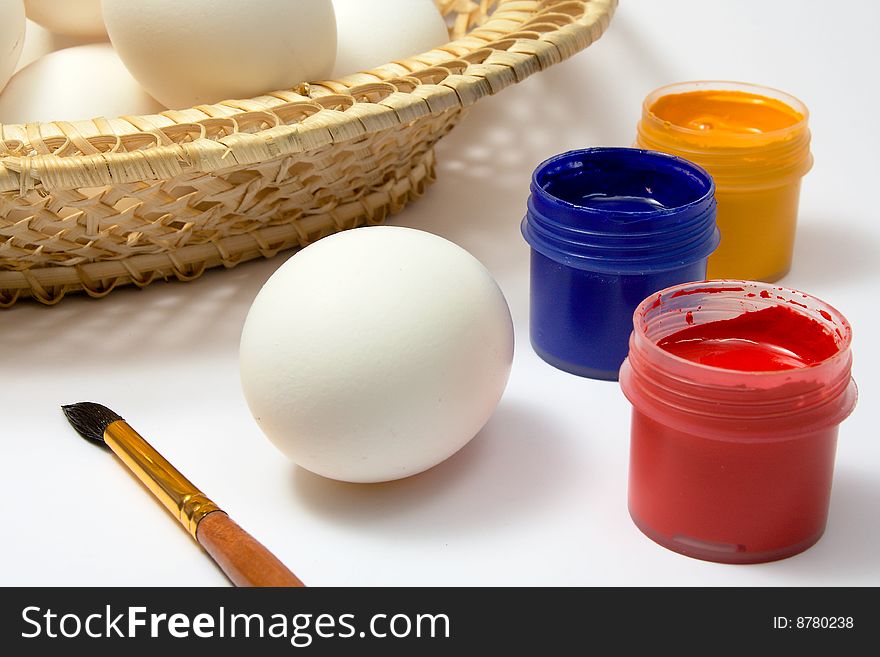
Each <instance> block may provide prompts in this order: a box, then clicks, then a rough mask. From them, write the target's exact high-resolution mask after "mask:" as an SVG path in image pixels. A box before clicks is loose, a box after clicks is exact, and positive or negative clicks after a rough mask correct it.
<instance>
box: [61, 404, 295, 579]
mask: <svg viewBox="0 0 880 657" xmlns="http://www.w3.org/2000/svg"><path fill="white" fill-rule="evenodd" d="M61 410H63V411H64V414H65V415H66V416H67V420H68V421H69V422H70V424H72V425H73V428H74V429H76V430H77V432H78V433H79V435H81V436H82V437H83V438H86V439H87V440H91V441H93V442H96V443H98V444H100V445H104V446H106V447H109V448H110V449H111V450H112V451H113V452H114V453H115V454H116V456H118V457H119V458H120V459H121V460H122V462H123V463H125V465H127V466H128V468H129V469H130V470H131V471H132V472H133V473H134V474H135V476H137V478H138V479H140V480H141V482H143V484H144V485H145V486H146V487H147V488H148V489H150V492H152V493H153V495H155V496H156V497H157V498H158V499H159V501H160V502H162V504H163V505H164V506H165V508H166V509H168V510H169V511H170V512H171V513H172V515H174V516H176V517H177V519H178V520H180V522H181V524H183V526H184V527H186V528H187V530H188V531H189V533H190V534H192V536H193V538H195V539H196V540H197V541H198V542H199V544H200V545H201V546H202V547H203V548H205V551H206V552H207V553H208V554H209V555H211V558H212V559H213V560H214V561H215V562H216V563H217V565H218V566H220V568H221V570H223V572H224V573H226V576H227V577H228V578H229V579H230V580H231V581H232V583H233V584H235V585H236V586H303V583H302V582H301V581H300V580H299V578H297V576H296V575H294V574H293V573H292V572H290V571H289V570H288V569H287V566H285V565H284V564H283V563H281V561H279V560H278V559H277V558H276V557H275V556H274V555H273V554H272V553H271V552H269V550H267V549H266V548H265V547H264V546H263V545H262V544H261V543H260V542H258V541H257V540H256V539H255V538H254V537H253V536H251V535H250V534H248V533H247V532H246V531H244V530H243V529H242V528H241V527H239V526H238V525H237V524H236V523H235V522H234V521H233V520H232V519H231V518H230V517H229V516H228V515H226V513H225V512H224V511H222V510H221V509H220V507H218V506H217V505H216V504H214V503H213V502H212V501H211V500H210V499H208V497H207V496H206V495H205V494H204V493H202V492H201V491H200V490H199V489H198V488H196V487H195V486H194V485H193V484H191V483H190V482H189V480H188V479H187V478H186V477H184V476H183V475H182V474H181V473H180V472H178V471H177V469H176V468H175V467H174V466H173V465H171V464H170V463H169V462H168V461H167V460H165V458H164V457H163V456H162V455H161V454H159V452H157V451H156V450H155V449H153V447H152V446H151V445H150V444H149V443H148V442H147V441H146V440H144V438H143V437H141V436H140V435H139V434H138V432H137V431H135V430H134V429H132V428H131V426H130V425H129V424H128V422H126V421H125V420H123V419H122V418H121V417H120V416H118V415H117V414H116V413H114V412H113V411H111V410H110V409H109V408H107V407H106V406H101V404H95V403H93V402H80V403H78V404H71V405H69V406H62V407H61Z"/></svg>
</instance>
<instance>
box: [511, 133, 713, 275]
mask: <svg viewBox="0 0 880 657" xmlns="http://www.w3.org/2000/svg"><path fill="white" fill-rule="evenodd" d="M548 188H549V189H548ZM584 191H586V192H588V194H584V195H583V196H582V197H581V198H592V197H594V196H596V195H599V196H607V197H613V198H621V199H635V201H637V202H636V203H635V204H634V207H628V206H627V202H626V201H624V202H623V205H622V207H621V206H620V205H618V206H616V207H602V206H600V207H595V206H591V205H588V204H584V205H581V204H578V203H577V202H576V201H577V200H578V194H581V193H582V192H584ZM531 192H532V193H531V195H530V196H529V201H528V210H527V213H526V216H525V219H524V220H523V224H522V232H523V236H524V237H525V239H526V241H527V242H528V243H529V245H530V246H531V247H532V248H533V249H535V250H536V251H538V252H539V253H541V254H543V255H544V256H546V257H548V258H550V259H552V260H555V261H557V262H560V263H561V264H565V265H568V266H571V267H576V268H578V269H588V270H593V271H598V272H609V273H611V272H613V273H640V272H649V271H662V270H666V269H672V268H677V267H681V266H683V265H686V264H690V263H691V262H694V261H696V260H699V259H702V258H705V257H708V255H709V254H711V253H712V251H714V250H715V249H716V248H717V246H718V242H719V239H720V238H719V234H718V230H717V228H716V227H715V209H716V204H715V196H714V192H715V185H714V182H713V180H712V177H711V176H710V175H709V174H708V173H707V172H706V171H705V170H704V169H702V168H701V167H699V166H697V165H696V164H694V163H692V162H689V161H687V160H685V159H683V158H680V157H676V156H674V155H667V154H665V153H659V152H655V151H646V150H641V149H636V148H605V147H603V148H587V149H581V150H575V151H569V152H567V153H562V154H560V155H556V156H554V157H551V158H549V159H548V160H545V161H544V162H542V163H541V164H540V165H539V166H538V167H537V168H536V169H535V171H534V173H533V174H532V184H531ZM557 192H561V193H557ZM618 195H619V196H618ZM566 196H568V197H569V198H565V197H566ZM642 198H645V199H649V200H650V203H652V204H654V205H648V204H647V203H644V202H641V199H642ZM657 199H660V200H659V201H658V200H657ZM661 201H662V202H661Z"/></svg>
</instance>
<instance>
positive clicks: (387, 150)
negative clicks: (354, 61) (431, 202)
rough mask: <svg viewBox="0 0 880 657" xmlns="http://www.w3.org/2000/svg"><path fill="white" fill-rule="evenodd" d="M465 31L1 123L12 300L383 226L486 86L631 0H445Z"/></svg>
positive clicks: (178, 275)
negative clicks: (246, 79)
mask: <svg viewBox="0 0 880 657" xmlns="http://www.w3.org/2000/svg"><path fill="white" fill-rule="evenodd" d="M436 1H437V3H438V5H439V6H440V8H441V10H442V11H443V13H444V15H445V16H447V17H448V18H449V24H450V25H452V26H453V27H452V28H451V30H450V36H451V38H452V39H453V40H452V41H451V42H449V43H448V44H446V45H445V46H442V47H440V48H437V49H436V50H432V51H430V52H427V53H424V54H422V55H419V56H417V57H413V58H411V59H407V60H404V61H399V62H394V63H391V64H387V65H385V66H382V67H380V68H377V69H374V70H371V71H369V72H368V73H360V74H357V75H352V76H349V77H347V78H344V79H341V80H333V81H323V82H317V83H312V84H310V85H301V86H300V87H299V88H297V89H296V90H286V91H277V92H274V93H271V94H268V95H266V96H260V97H258V98H252V99H249V100H231V101H225V102H222V103H219V104H217V105H203V106H199V107H195V108H192V109H185V110H169V111H166V112H163V113H162V114H159V115H153V116H125V117H121V118H115V119H106V118H98V119H93V120H89V121H80V122H76V123H68V122H60V121H59V122H56V123H43V124H36V123H34V124H27V125H2V126H0V306H2V307H8V306H11V305H13V304H14V303H15V302H16V301H17V300H18V299H21V298H26V297H31V298H34V299H36V300H38V301H40V302H42V303H45V304H54V303H56V302H58V301H59V300H61V299H62V298H63V297H64V295H65V294H66V293H67V292H74V291H85V292H86V293H88V294H89V295H91V296H93V297H100V296H104V295H105V294H108V293H109V292H110V291H111V290H113V289H114V288H115V287H117V286H118V285H126V284H129V283H133V284H134V285H137V286H141V287H142V286H145V285H147V284H149V283H150V282H151V281H153V280H156V279H157V278H158V279H169V278H175V279H179V280H190V279H193V278H196V277H198V276H199V275H200V274H202V272H204V271H205V269H206V268H208V267H216V266H218V265H223V266H225V267H232V266H234V265H236V264H238V263H239V262H243V261H245V260H250V259H253V258H256V257H258V256H264V257H270V256H273V255H275V254H276V253H278V252H279V251H282V250H285V249H291V248H296V247H302V246H305V245H307V244H309V243H311V242H313V241H315V240H317V239H320V238H321V237H324V236H326V235H329V234H331V233H334V232H337V231H340V230H345V229H348V228H354V227H356V226H360V225H364V224H379V223H382V222H383V221H384V220H385V219H386V217H387V216H388V215H389V213H393V212H397V211H399V210H401V209H402V208H403V207H404V206H405V205H406V203H407V202H408V201H409V200H411V199H413V198H416V197H418V196H419V195H421V194H422V192H423V191H424V189H425V187H426V186H427V185H428V184H429V183H430V182H431V181H432V180H433V177H434V152H433V147H434V144H435V143H436V142H437V140H439V139H440V138H441V137H442V136H443V135H444V134H446V133H447V132H449V130H450V129H451V128H452V127H453V126H454V125H455V123H456V122H457V121H458V119H459V118H460V117H461V115H462V111H463V110H464V109H465V108H467V107H468V106H470V105H472V104H473V103H475V102H476V101H477V100H479V99H480V98H482V97H483V96H487V95H489V94H493V93H496V92H498V91H500V90H501V89H503V88H505V87H507V86H509V85H511V84H514V83H516V82H519V81H521V80H523V79H524V78H526V77H528V76H529V75H531V74H532V73H535V72H537V71H540V70H542V69H544V68H547V67H548V66H551V65H552V64H555V63H557V62H560V61H562V60H564V59H566V58H568V57H570V56H572V55H574V54H575V53H577V52H578V51H580V50H582V49H584V48H586V47H587V46H588V45H590V44H591V43H592V42H593V41H595V40H596V39H598V38H599V36H601V34H602V32H603V31H604V30H605V28H606V27H607V26H608V22H609V20H610V18H611V15H612V13H613V11H614V8H615V6H616V4H617V0H436Z"/></svg>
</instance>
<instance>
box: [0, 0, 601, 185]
mask: <svg viewBox="0 0 880 657" xmlns="http://www.w3.org/2000/svg"><path fill="white" fill-rule="evenodd" d="M617 2H618V0H498V4H497V6H496V8H495V10H494V11H493V13H492V14H491V15H490V17H489V18H488V20H487V21H486V22H485V23H483V24H482V25H480V26H478V27H476V28H474V29H472V30H470V31H468V32H466V33H465V34H464V36H462V37H460V38H457V39H454V40H452V41H450V42H448V43H446V44H444V45H443V46H440V47H438V48H435V49H433V50H430V51H427V52H425V53H421V54H419V55H416V56H413V57H411V58H408V59H406V60H399V61H397V62H391V63H388V64H385V65H383V66H380V67H378V68H376V69H372V70H370V71H365V72H361V73H355V74H353V75H349V76H346V77H344V78H340V79H337V80H324V81H319V82H315V83H311V84H305V85H300V87H298V88H297V90H280V91H275V92H270V93H268V94H266V95H262V96H257V97H255V98H250V99H237V100H236V99H233V100H225V101H221V102H219V103H215V104H212V105H200V106H197V107H194V108H187V109H182V110H166V111H165V112H161V113H159V114H152V115H140V116H123V117H119V118H116V119H107V118H103V117H99V118H95V119H89V120H84V121H76V122H64V121H58V122H48V123H29V124H0V148H2V150H0V153H2V152H4V151H5V152H6V153H7V154H5V155H0V192H10V191H18V192H19V193H20V194H24V193H26V192H27V191H28V190H31V189H34V188H36V187H41V188H43V189H44V190H45V191H47V192H50V191H55V190H64V189H77V188H83V187H100V186H103V185H113V184H122V183H132V182H139V181H156V180H162V179H169V178H174V177H177V176H180V175H192V174H195V175H197V174H201V173H210V172H214V171H219V170H223V169H227V168H232V167H236V166H241V165H247V164H253V163H256V162H260V161H264V160H267V159H276V158H279V157H284V156H287V155H294V154H297V153H302V152H308V151H313V150H317V149H320V148H323V147H326V146H330V145H332V144H333V143H336V142H341V141H349V140H352V139H358V138H362V137H364V136H367V135H369V134H371V133H373V132H378V131H380V130H385V129H389V128H394V127H396V126H402V125H406V124H408V123H410V122H411V121H413V120H415V119H418V118H420V117H422V116H427V115H430V114H437V113H441V112H444V111H448V110H450V109H460V108H462V107H466V106H469V105H471V104H473V103H474V102H476V101H477V100H479V99H480V98H482V97H485V96H487V95H490V94H494V93H497V92H498V91H500V90H501V89H503V88H504V87H506V86H509V85H510V84H514V83H516V82H520V81H522V80H523V79H525V78H526V77H528V76H530V75H531V74H533V73H535V72H537V71H539V70H542V69H544V68H546V67H547V66H549V65H551V64H554V63H556V62H558V61H561V60H562V59H566V58H567V57H569V56H571V55H573V54H575V53H576V52H579V51H580V50H582V49H584V48H585V47H586V46H588V45H590V44H591V43H592V42H593V41H595V40H596V39H598V38H599V37H600V36H601V35H602V34H603V33H604V31H605V29H606V28H607V26H608V24H609V22H610V19H611V16H612V15H613V13H614V10H615V8H616V6H617ZM450 6H452V5H450ZM525 37H528V38H525ZM493 58H494V61H493ZM501 61H503V63H501ZM432 74H436V76H438V77H439V76H442V77H441V79H439V80H437V81H436V82H432V81H431V76H432ZM395 82H396V83H397V84H394V83H395ZM401 87H404V88H405V87H411V89H410V90H409V91H401ZM298 91H299V92H305V93H297V92H298ZM432 105H433V107H432ZM279 112H280V113H281V114H282V115H283V114H284V113H289V114H292V115H297V114H298V115H299V117H297V118H296V120H294V121H290V122H287V121H285V120H284V119H283V116H279V114H278V113H279ZM197 114H201V118H196V115H197ZM260 121H262V122H263V124H265V125H267V127H265V128H262V127H258V129H256V130H253V131H247V130H245V131H240V130H239V124H240V123H245V122H257V123H258V124H259V122H260ZM223 126H225V127H223ZM226 127H231V128H233V130H232V132H230V133H228V134H222V133H224V131H225V128H226ZM209 128H215V129H218V130H219V132H218V134H221V136H219V137H213V136H207V132H208V129H209ZM166 130H170V131H172V132H173V131H178V132H181V133H183V134H182V138H183V139H184V141H181V142H177V141H174V140H173V139H171V137H169V136H168V134H167V133H166V132H165V131H166ZM187 131H188V132H189V133H198V137H197V138H195V139H191V140H189V141H186V139H188V138H189V137H190V134H186V133H187ZM92 139H94V140H95V141H96V142H98V144H97V145H96V144H95V143H93V142H92V141H91V140H92ZM126 139H128V140H133V139H142V140H144V141H145V142H150V141H152V142H153V143H152V144H146V145H145V146H141V147H137V148H135V149H133V150H118V148H119V147H120V145H121V144H122V142H123V141H124V140H126ZM16 142H17V143H18V144H19V146H18V149H21V148H23V147H28V148H31V149H34V150H36V151H37V152H36V154H27V155H12V154H8V153H9V151H10V149H9V148H8V147H7V144H9V143H16ZM47 142H49V143H48V144H47ZM49 144H58V145H57V146H55V147H54V148H50V146H49ZM101 147H103V148H104V149H105V150H101ZM65 149H70V150H77V151H79V152H73V153H70V154H59V151H63V150H65Z"/></svg>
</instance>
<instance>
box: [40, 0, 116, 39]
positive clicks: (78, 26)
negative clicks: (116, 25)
mask: <svg viewBox="0 0 880 657" xmlns="http://www.w3.org/2000/svg"><path fill="white" fill-rule="evenodd" d="M25 6H26V8H27V16H28V18H30V19H31V20H32V21H34V22H36V23H39V24H40V25H42V26H43V27H45V28H46V29H47V30H49V31H50V32H54V33H55V34H66V35H69V36H78V37H95V38H102V37H106V35H107V31H106V30H105V29H104V20H103V19H102V17H101V0H25Z"/></svg>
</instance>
